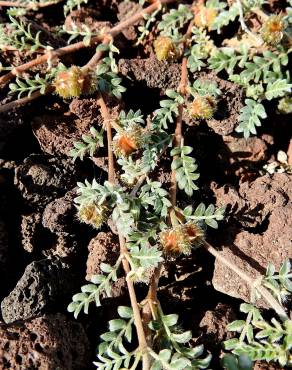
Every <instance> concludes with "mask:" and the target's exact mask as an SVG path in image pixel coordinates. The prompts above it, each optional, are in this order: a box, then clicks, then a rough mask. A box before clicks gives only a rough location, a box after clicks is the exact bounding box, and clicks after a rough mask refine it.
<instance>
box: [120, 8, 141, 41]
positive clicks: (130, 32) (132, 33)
mask: <svg viewBox="0 0 292 370" xmlns="http://www.w3.org/2000/svg"><path fill="white" fill-rule="evenodd" d="M141 9H142V7H141V5H140V4H137V3H136V2H134V1H122V2H121V3H120V4H119V5H118V14H117V16H118V19H119V20H120V21H123V20H127V19H128V18H129V17H130V16H131V15H133V14H135V13H137V12H138V11H140V10H141ZM142 22H143V21H138V22H136V23H134V24H133V25H132V26H130V27H128V28H126V29H124V30H123V31H122V33H123V35H124V36H125V37H126V39H128V40H136V39H137V32H136V30H135V26H137V25H138V24H142Z"/></svg>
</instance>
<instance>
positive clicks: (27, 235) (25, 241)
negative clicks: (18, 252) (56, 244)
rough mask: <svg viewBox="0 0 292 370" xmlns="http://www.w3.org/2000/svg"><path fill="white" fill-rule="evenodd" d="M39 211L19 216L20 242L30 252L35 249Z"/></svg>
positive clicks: (39, 225)
mask: <svg viewBox="0 0 292 370" xmlns="http://www.w3.org/2000/svg"><path fill="white" fill-rule="evenodd" d="M41 219H42V217H41V213H39V212H33V213H30V214H28V215H22V217H21V244H22V247H23V249H24V250H26V251H27V252H29V253H31V252H32V251H33V250H34V249H35V245H36V243H37V239H38V236H39V234H40V229H41Z"/></svg>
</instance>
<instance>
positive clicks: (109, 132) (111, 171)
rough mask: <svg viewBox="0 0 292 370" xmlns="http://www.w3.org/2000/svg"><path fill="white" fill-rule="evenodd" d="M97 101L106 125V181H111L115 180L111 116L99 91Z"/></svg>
mask: <svg viewBox="0 0 292 370" xmlns="http://www.w3.org/2000/svg"><path fill="white" fill-rule="evenodd" d="M97 103H98V104H99V106H100V112H101V115H102V118H103V120H104V122H105V127H106V135H107V144H108V148H107V154H108V181H109V182H111V183H114V182H115V163H114V155H113V151H112V127H111V124H110V122H111V117H110V114H109V111H108V109H107V106H106V104H105V102H104V99H103V96H102V94H101V93H100V96H99V98H98V99H97Z"/></svg>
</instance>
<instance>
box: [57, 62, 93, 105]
mask: <svg viewBox="0 0 292 370" xmlns="http://www.w3.org/2000/svg"><path fill="white" fill-rule="evenodd" d="M54 86H55V91H56V93H57V94H58V95H60V96H61V97H62V98H64V99H68V98H73V97H78V96H80V95H89V94H92V93H93V92H94V91H96V89H97V79H96V76H95V74H94V73H93V72H92V71H89V70H86V71H85V70H84V71H83V70H82V69H81V68H79V67H76V66H72V67H70V68H69V69H67V70H65V71H60V72H58V73H57V74H56V77H55V80H54Z"/></svg>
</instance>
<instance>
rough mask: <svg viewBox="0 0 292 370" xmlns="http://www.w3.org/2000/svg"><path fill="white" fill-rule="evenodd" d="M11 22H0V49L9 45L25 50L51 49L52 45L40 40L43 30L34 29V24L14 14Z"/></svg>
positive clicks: (10, 17)
mask: <svg viewBox="0 0 292 370" xmlns="http://www.w3.org/2000/svg"><path fill="white" fill-rule="evenodd" d="M9 19H10V23H7V24H6V28H7V29H8V31H7V29H6V28H5V25H4V24H0V50H1V49H3V50H5V48H7V47H12V48H15V49H17V50H20V51H23V50H26V51H31V52H35V51H40V50H50V49H52V47H50V46H49V45H44V44H42V42H41V41H40V36H41V31H38V32H36V31H34V30H33V28H32V24H31V23H29V22H28V21H27V20H24V19H22V18H20V19H19V20H18V19H16V18H15V17H13V16H11V15H10V16H9Z"/></svg>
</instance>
